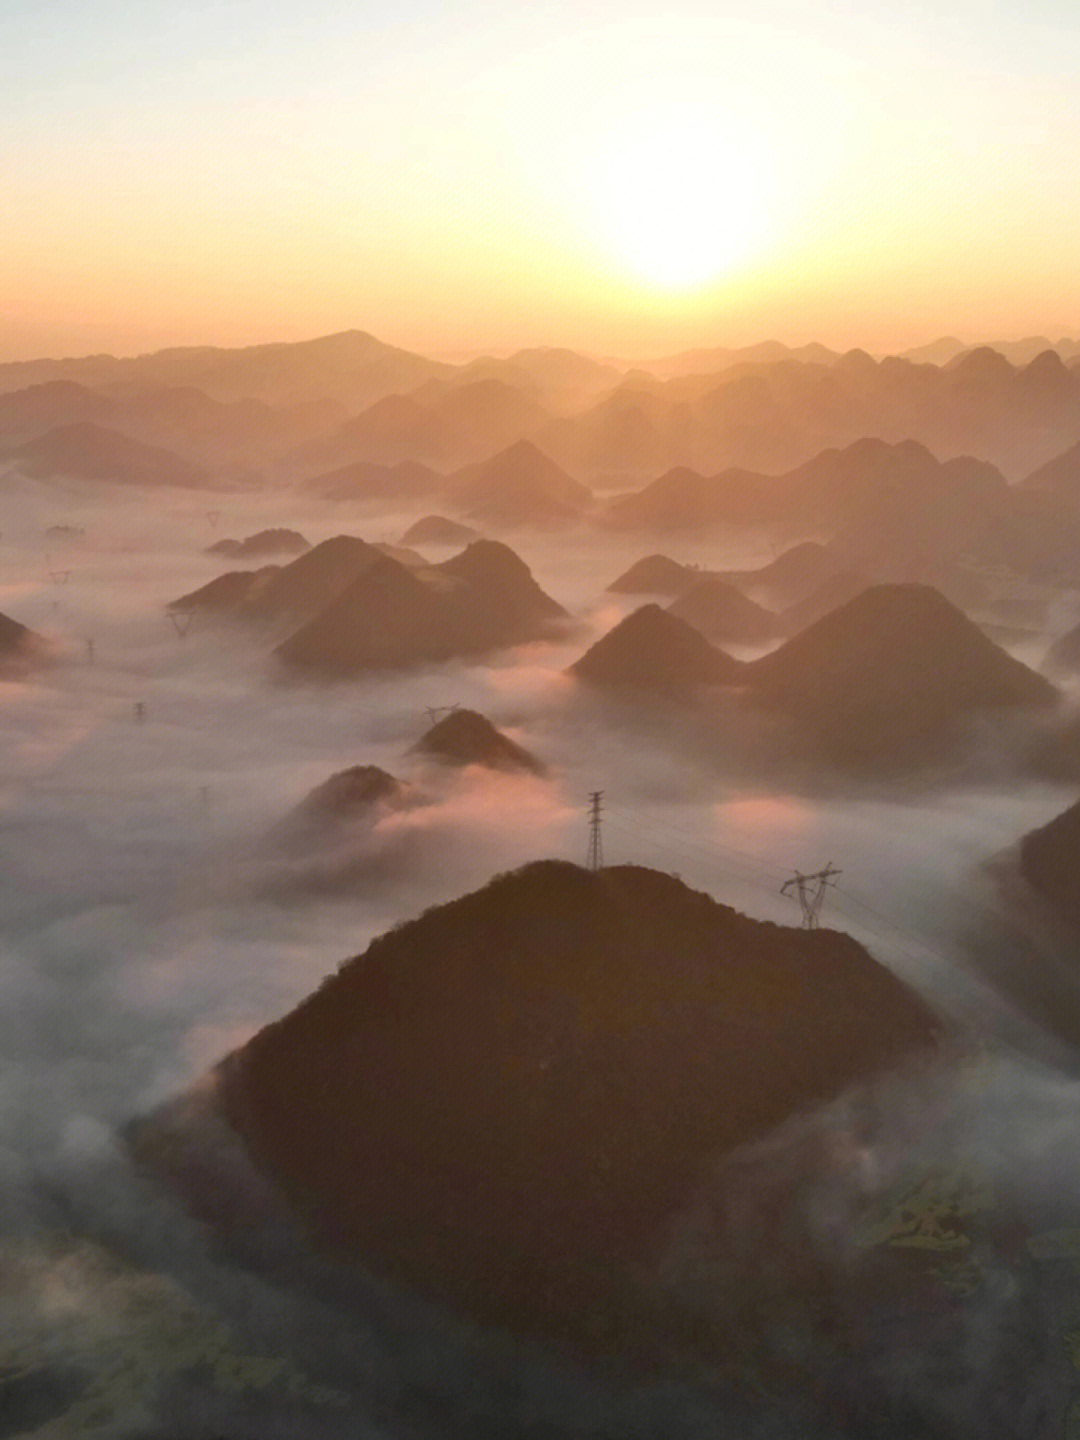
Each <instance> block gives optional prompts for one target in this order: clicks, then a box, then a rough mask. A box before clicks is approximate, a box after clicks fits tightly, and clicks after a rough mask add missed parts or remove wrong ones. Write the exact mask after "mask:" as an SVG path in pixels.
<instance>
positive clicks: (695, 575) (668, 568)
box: [608, 555, 702, 595]
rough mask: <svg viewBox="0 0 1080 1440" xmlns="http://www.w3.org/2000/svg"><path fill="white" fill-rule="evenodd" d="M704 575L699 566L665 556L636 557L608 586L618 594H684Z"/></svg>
mask: <svg viewBox="0 0 1080 1440" xmlns="http://www.w3.org/2000/svg"><path fill="white" fill-rule="evenodd" d="M701 576H702V572H701V570H699V569H698V567H697V566H696V565H680V564H679V562H678V561H677V560H671V559H669V558H668V556H666V555H646V556H645V558H644V559H643V560H635V561H634V563H633V565H631V566H630V569H629V570H626V571H624V572H623V574H622V575H620V576H619V578H618V579H617V580H613V581H612V582H611V584H610V585H609V586H608V589H609V590H610V591H612V593H613V594H616V595H681V594H682V593H683V591H684V590H688V589H689V588H690V586H691V585H694V584H696V583H697V581H698V580H700V579H701Z"/></svg>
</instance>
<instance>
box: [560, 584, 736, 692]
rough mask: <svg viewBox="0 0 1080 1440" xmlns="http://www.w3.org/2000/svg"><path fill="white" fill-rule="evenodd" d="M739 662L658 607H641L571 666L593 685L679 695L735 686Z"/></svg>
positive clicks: (572, 669)
mask: <svg viewBox="0 0 1080 1440" xmlns="http://www.w3.org/2000/svg"><path fill="white" fill-rule="evenodd" d="M742 669H743V667H742V666H741V665H740V663H739V661H737V660H733V659H732V658H731V656H730V655H725V654H724V652H723V651H722V650H717V649H715V648H714V647H713V646H712V645H710V644H709V642H708V641H707V640H706V639H705V637H704V636H703V635H701V634H700V633H699V632H698V631H697V630H695V629H694V628H693V626H692V625H688V624H687V623H686V621H685V620H680V619H678V618H677V617H676V616H674V615H672V614H671V613H670V612H669V611H666V610H662V609H661V608H660V606H659V605H643V606H642V607H641V609H640V610H635V611H634V613H633V614H632V615H628V616H627V617H626V619H625V620H621V621H620V622H619V624H618V625H616V626H615V628H614V629H613V630H609V631H608V633H607V634H606V635H604V636H602V637H601V638H600V639H599V640H597V642H596V644H595V645H592V646H590V648H589V649H588V650H587V651H586V652H585V654H584V655H582V657H581V659H580V660H576V661H575V662H574V664H573V665H571V666H570V673H571V674H572V675H576V676H577V677H578V679H579V680H587V681H589V682H590V683H591V684H594V685H604V686H615V687H621V686H629V687H633V688H637V689H643V690H652V691H656V692H659V693H667V694H682V693H685V692H687V691H690V690H692V689H694V688H696V687H697V686H700V685H735V684H738V683H739V681H740V679H741V677H742Z"/></svg>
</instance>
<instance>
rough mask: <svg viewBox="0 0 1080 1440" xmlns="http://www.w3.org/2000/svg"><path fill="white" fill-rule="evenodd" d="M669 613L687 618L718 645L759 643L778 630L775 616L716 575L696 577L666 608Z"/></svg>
mask: <svg viewBox="0 0 1080 1440" xmlns="http://www.w3.org/2000/svg"><path fill="white" fill-rule="evenodd" d="M667 612H668V614H669V615H675V616H677V617H678V619H680V620H685V621H686V623H687V624H688V625H692V626H693V627H694V629H695V630H698V631H700V632H701V634H702V635H704V636H705V638H706V640H711V641H713V642H715V643H716V644H718V645H722V644H723V643H724V642H725V641H730V642H732V643H734V644H737V645H756V644H758V643H759V642H761V641H763V640H768V639H771V638H772V637H773V636H774V635H776V634H777V633H778V632H777V623H776V616H775V615H773V614H772V612H771V611H769V610H763V609H762V607H761V606H760V605H756V604H755V603H754V601H753V600H748V599H747V598H746V596H745V595H743V594H742V593H741V592H740V591H738V590H736V589H735V587H734V585H729V584H728V583H727V582H726V581H724V580H719V579H717V578H716V576H707V577H706V578H705V579H703V580H697V581H695V583H694V584H693V585H691V586H690V588H689V589H688V590H684V591H683V593H682V594H681V595H680V596H679V598H678V599H677V600H675V601H673V602H672V604H670V605H669V606H668V607H667Z"/></svg>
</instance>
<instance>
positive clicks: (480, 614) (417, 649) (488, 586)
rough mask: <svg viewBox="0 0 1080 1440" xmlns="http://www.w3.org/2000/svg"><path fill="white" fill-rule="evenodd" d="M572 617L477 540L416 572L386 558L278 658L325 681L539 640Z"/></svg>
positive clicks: (510, 555) (525, 570)
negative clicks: (323, 676) (319, 674)
mask: <svg viewBox="0 0 1080 1440" xmlns="http://www.w3.org/2000/svg"><path fill="white" fill-rule="evenodd" d="M305 558H306V557H305ZM565 613H566V612H565V611H564V610H563V609H562V606H560V605H558V604H557V603H556V602H555V601H554V600H552V599H551V597H550V596H548V595H546V594H545V593H544V591H543V590H541V589H540V587H539V585H537V583H536V581H535V580H534V579H533V578H532V574H531V572H530V570H529V567H528V566H527V565H526V564H525V563H524V561H522V560H521V559H519V557H518V556H517V555H515V554H514V552H513V551H512V550H510V549H509V548H508V547H507V546H505V545H501V544H499V543H498V542H497V541H494V540H477V541H475V542H474V543H473V544H472V545H470V546H469V547H468V549H467V550H465V551H463V552H462V554H460V555H455V556H454V558H453V559H452V560H447V561H446V562H444V563H443V564H442V565H431V566H427V567H425V568H423V569H419V570H415V571H409V570H407V569H405V567H404V566H402V565H399V564H397V563H396V562H395V561H393V560H391V559H389V558H387V557H385V556H384V557H381V558H380V563H379V564H378V565H372V566H370V567H369V568H366V569H365V571H364V573H363V574H361V575H360V576H359V578H358V579H357V580H355V581H354V582H353V583H352V584H351V585H349V586H348V587H346V588H345V589H344V590H343V591H341V592H340V594H338V595H337V597H336V598H335V599H334V600H333V601H332V602H331V603H330V604H329V605H327V606H326V607H325V608H323V609H322V610H320V611H319V612H318V614H316V615H315V616H314V617H313V618H312V619H311V620H310V621H309V623H308V624H307V625H305V626H304V627H303V629H302V630H300V631H298V632H297V633H296V634H295V635H293V636H292V637H291V638H290V639H289V640H287V641H286V642H285V643H284V644H283V645H281V646H279V647H278V650H277V652H276V653H277V655H278V656H279V658H280V659H282V660H284V661H285V662H286V663H287V664H289V665H292V666H296V667H300V668H306V669H310V670H318V671H321V672H323V673H324V674H327V675H339V676H345V675H351V674H359V673H361V672H362V671H364V670H368V669H384V668H385V669H397V668H407V667H409V666H412V665H416V664H420V663H424V662H428V661H437V660H446V659H449V658H451V657H452V656H457V655H479V654H483V653H484V652H485V651H488V650H494V649H498V648H500V647H502V646H506V645H514V644H518V643H519V642H521V641H525V640H532V639H537V638H539V637H541V636H544V635H547V634H549V633H551V632H552V630H553V627H556V626H557V625H558V624H559V623H560V622H561V621H562V620H563V619H564V618H565Z"/></svg>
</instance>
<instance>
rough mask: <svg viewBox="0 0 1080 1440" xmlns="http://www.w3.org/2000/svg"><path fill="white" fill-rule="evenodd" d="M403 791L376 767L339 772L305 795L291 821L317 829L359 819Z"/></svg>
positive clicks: (389, 802) (394, 798)
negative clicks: (324, 825) (323, 825)
mask: <svg viewBox="0 0 1080 1440" xmlns="http://www.w3.org/2000/svg"><path fill="white" fill-rule="evenodd" d="M405 791H406V787H405V786H404V785H403V784H402V783H401V781H400V780H396V779H395V778H394V776H393V775H389V774H387V772H386V771H385V770H380V769H379V767H378V766H377V765H353V766H351V767H350V768H349V769H348V770H339V771H337V772H336V773H335V774H333V775H331V776H330V778H329V779H328V780H324V781H323V783H322V784H321V785H317V786H316V787H315V789H314V790H312V791H311V793H310V794H308V795H306V796H305V797H304V799H303V801H302V802H301V803H300V805H298V806H297V808H296V810H295V811H294V812H293V819H294V820H296V821H299V822H301V823H304V824H307V825H318V824H326V823H331V824H332V823H335V822H340V821H350V820H357V819H361V818H363V817H365V816H368V815H370V814H371V813H372V812H373V811H374V810H377V809H378V808H379V807H380V806H383V805H392V804H393V803H394V802H395V801H398V800H400V799H401V798H402V797H403V796H404V794H405Z"/></svg>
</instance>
